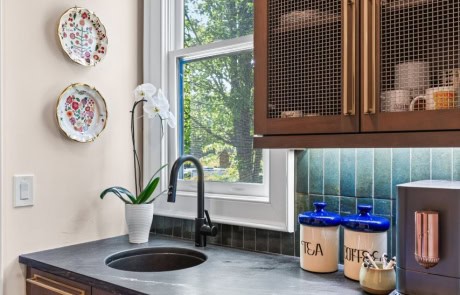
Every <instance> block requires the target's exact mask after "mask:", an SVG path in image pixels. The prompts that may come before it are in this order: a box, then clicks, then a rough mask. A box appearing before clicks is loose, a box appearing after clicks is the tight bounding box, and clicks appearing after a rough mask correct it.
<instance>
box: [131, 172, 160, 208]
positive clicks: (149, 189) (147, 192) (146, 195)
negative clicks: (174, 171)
mask: <svg viewBox="0 0 460 295" xmlns="http://www.w3.org/2000/svg"><path fill="white" fill-rule="evenodd" d="M159 183H160V177H157V178H155V179H154V180H153V181H151V182H149V184H148V185H147V186H146V187H145V189H144V190H143V191H142V192H141V193H140V194H139V196H138V197H137V200H136V204H144V203H145V202H147V200H148V199H150V196H152V194H153V192H154V191H155V189H156V188H157V186H158V184H159Z"/></svg>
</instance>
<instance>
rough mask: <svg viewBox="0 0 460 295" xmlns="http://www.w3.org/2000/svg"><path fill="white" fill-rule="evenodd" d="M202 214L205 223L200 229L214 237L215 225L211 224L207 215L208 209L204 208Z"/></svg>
mask: <svg viewBox="0 0 460 295" xmlns="http://www.w3.org/2000/svg"><path fill="white" fill-rule="evenodd" d="M204 214H205V215H206V221H205V222H206V225H207V226H205V228H202V231H203V232H204V233H205V234H206V235H209V236H213V237H215V236H216V235H217V227H216V226H214V225H212V221H211V217H210V216H209V212H208V210H204Z"/></svg>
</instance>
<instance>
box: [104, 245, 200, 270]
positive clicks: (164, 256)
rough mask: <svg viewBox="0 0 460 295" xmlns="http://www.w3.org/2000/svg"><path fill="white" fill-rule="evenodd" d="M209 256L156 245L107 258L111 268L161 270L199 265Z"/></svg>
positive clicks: (106, 262)
mask: <svg viewBox="0 0 460 295" xmlns="http://www.w3.org/2000/svg"><path fill="white" fill-rule="evenodd" d="M207 259H208V258H207V257H206V255H204V254H203V253H201V252H198V251H195V250H190V249H184V248H169V247H155V248H143V249H135V250H128V251H125V252H120V253H117V254H114V255H112V256H110V257H109V258H107V259H106V261H105V264H106V265H107V266H109V267H111V268H115V269H118V270H124V271H133V272H161V271H172V270H179V269H185V268H189V267H193V266H197V265H199V264H201V263H203V262H205V261H206V260H207Z"/></svg>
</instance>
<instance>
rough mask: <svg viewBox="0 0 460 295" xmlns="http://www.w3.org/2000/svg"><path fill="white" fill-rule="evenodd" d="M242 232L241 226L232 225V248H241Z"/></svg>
mask: <svg viewBox="0 0 460 295" xmlns="http://www.w3.org/2000/svg"><path fill="white" fill-rule="evenodd" d="M243 230H244V228H243V227H242V226H237V225H232V247H233V248H243V239H244V236H243Z"/></svg>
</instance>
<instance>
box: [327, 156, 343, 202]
mask: <svg viewBox="0 0 460 295" xmlns="http://www.w3.org/2000/svg"><path fill="white" fill-rule="evenodd" d="M339 193H340V150H339V149H325V150H324V194H325V195H339Z"/></svg>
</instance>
